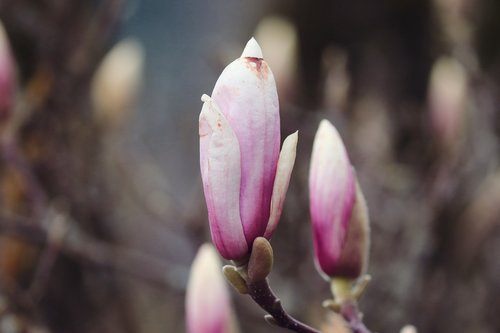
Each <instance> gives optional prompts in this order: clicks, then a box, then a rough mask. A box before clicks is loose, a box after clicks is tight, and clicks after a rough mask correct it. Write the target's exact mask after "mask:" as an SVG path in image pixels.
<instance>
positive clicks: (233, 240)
mask: <svg viewBox="0 0 500 333" xmlns="http://www.w3.org/2000/svg"><path fill="white" fill-rule="evenodd" d="M202 100H203V101H204V102H205V103H204V104H203V108H202V110H201V113H200V166H201V177H202V180H203V190H204V192H205V199H206V202H207V208H208V219H209V222H210V231H211V234H212V240H213V242H214V244H215V246H216V247H217V249H218V250H219V252H220V254H221V255H222V256H223V257H224V258H226V259H240V258H242V257H244V256H245V255H246V254H247V252H248V245H247V242H246V240H245V235H244V233H243V227H242V224H241V219H240V213H239V198H240V149H239V145H238V139H237V138H236V136H235V134H234V132H233V130H232V129H231V126H230V125H229V124H228V122H227V121H226V118H225V117H224V115H223V114H222V113H221V112H220V111H219V109H218V107H217V105H216V103H215V102H214V101H213V100H212V99H210V97H208V96H206V95H204V96H203V97H202Z"/></svg>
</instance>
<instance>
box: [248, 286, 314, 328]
mask: <svg viewBox="0 0 500 333" xmlns="http://www.w3.org/2000/svg"><path fill="white" fill-rule="evenodd" d="M248 293H249V295H250V297H252V299H253V300H254V301H255V303H257V304H258V305H259V306H260V307H261V308H262V309H264V310H265V311H266V312H267V313H269V314H270V315H271V316H272V317H273V319H274V320H273V324H276V325H277V326H279V327H282V328H286V329H289V330H291V331H294V332H298V333H320V332H319V331H318V330H315V329H314V328H312V327H309V326H307V325H305V324H303V323H301V322H300V321H298V320H296V319H295V318H293V317H292V316H290V315H289V314H288V313H287V312H286V311H285V310H284V309H283V306H282V305H281V301H280V300H279V299H278V298H277V297H276V295H275V294H274V293H273V291H272V290H271V287H270V286H269V282H268V280H267V279H265V280H263V281H257V282H251V283H248Z"/></svg>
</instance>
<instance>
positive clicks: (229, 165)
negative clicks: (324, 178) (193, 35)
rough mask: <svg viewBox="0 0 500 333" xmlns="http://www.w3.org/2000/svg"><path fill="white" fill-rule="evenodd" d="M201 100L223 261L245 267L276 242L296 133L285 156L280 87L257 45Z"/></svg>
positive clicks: (209, 192) (208, 188) (213, 226)
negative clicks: (256, 247)
mask: <svg viewBox="0 0 500 333" xmlns="http://www.w3.org/2000/svg"><path fill="white" fill-rule="evenodd" d="M202 101H203V102H204V104H203V108H202V110H201V113H200V132H199V134H200V166H201V177H202V180H203V189H204V192H205V199H206V202H207V208H208V218H209V222H210V231H211V234H212V240H213V242H214V244H215V246H216V248H217V250H218V251H219V253H220V254H221V255H222V256H223V257H224V258H226V259H230V260H237V261H239V260H246V259H248V254H249V252H250V249H251V246H252V244H253V241H254V240H255V238H257V237H259V236H264V237H265V238H267V239H270V237H271V236H272V234H273V232H274V230H275V228H276V226H277V223H278V220H279V217H280V215H281V211H282V208H283V202H284V199H285V195H286V192H287V189H288V184H289V181H290V175H291V172H292V169H293V165H294V163H295V150H296V146H297V133H294V134H291V135H290V136H288V137H287V138H286V140H285V141H284V143H283V149H282V150H281V153H280V152H279V145H280V119H279V106H278V95H277V92H276V85H275V82H274V78H273V74H272V72H271V70H270V68H269V67H268V65H267V63H266V62H265V61H264V59H263V58H262V51H261V49H260V46H259V45H258V44H257V42H256V41H255V39H253V38H252V39H251V40H250V41H249V42H248V43H247V45H246V47H245V49H244V50H243V54H242V55H241V57H240V58H239V59H236V60H235V61H233V62H232V63H231V64H229V65H228V66H227V67H226V68H225V69H224V71H223V72H222V74H221V76H220V77H219V79H218V80H217V83H216V84H215V88H214V90H213V92H212V97H211V98H210V97H209V96H207V95H203V97H202Z"/></svg>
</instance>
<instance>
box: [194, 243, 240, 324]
mask: <svg viewBox="0 0 500 333" xmlns="http://www.w3.org/2000/svg"><path fill="white" fill-rule="evenodd" d="M186 320H187V323H186V324H187V332H188V333H228V332H230V326H231V308H230V301H229V293H228V290H227V287H226V282H225V281H224V277H223V275H222V271H221V263H220V261H219V258H218V255H217V252H216V251H215V250H214V248H213V247H212V246H211V245H209V244H205V245H203V246H202V247H201V248H200V250H199V251H198V254H197V255H196V258H195V259H194V261H193V264H192V266H191V273H190V276H189V281H188V287H187V295H186Z"/></svg>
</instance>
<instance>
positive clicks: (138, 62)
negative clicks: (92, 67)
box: [92, 39, 144, 128]
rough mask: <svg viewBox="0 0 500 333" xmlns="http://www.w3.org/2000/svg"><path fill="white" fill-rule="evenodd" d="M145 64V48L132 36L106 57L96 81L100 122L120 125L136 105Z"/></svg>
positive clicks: (95, 77) (95, 89)
mask: <svg viewBox="0 0 500 333" xmlns="http://www.w3.org/2000/svg"><path fill="white" fill-rule="evenodd" d="M143 67H144V50H143V48H142V46H141V45H140V44H139V43H138V42H137V41H135V40H132V39H125V40H123V41H121V42H119V43H118V44H116V45H115V46H114V47H113V48H112V49H111V51H109V53H108V54H107V55H106V56H105V57H104V59H103V61H102V63H101V65H100V66H99V68H98V70H97V72H96V74H95V76H94V80H93V82H92V101H93V103H94V107H95V112H96V118H97V121H98V123H99V124H100V125H102V126H104V127H107V128H117V127H119V126H121V125H122V124H123V123H124V121H125V120H126V119H127V117H128V116H129V114H130V112H131V111H132V109H133V107H134V106H135V102H136V99H137V95H138V93H139V88H140V84H141V81H142V74H143Z"/></svg>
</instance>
